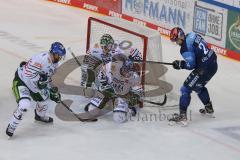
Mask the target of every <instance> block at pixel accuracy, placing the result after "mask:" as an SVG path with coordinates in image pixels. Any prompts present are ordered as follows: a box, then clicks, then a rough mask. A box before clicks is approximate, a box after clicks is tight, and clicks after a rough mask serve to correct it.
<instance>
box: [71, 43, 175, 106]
mask: <svg viewBox="0 0 240 160" xmlns="http://www.w3.org/2000/svg"><path fill="white" fill-rule="evenodd" d="M68 51H69V52H70V53H71V55H72V56H73V58H74V60H75V61H76V63H77V64H78V65H79V66H81V63H80V62H79V60H78V59H77V57H76V56H75V54H74V53H73V51H72V50H71V48H70V47H68ZM136 62H137V61H136ZM138 62H139V61H138ZM147 62H150V63H159V64H166V65H172V63H166V62H154V61H147ZM142 101H143V102H146V103H150V104H154V105H158V106H163V105H164V104H166V102H167V95H166V94H165V95H164V100H163V102H153V101H150V100H146V99H145V100H142Z"/></svg>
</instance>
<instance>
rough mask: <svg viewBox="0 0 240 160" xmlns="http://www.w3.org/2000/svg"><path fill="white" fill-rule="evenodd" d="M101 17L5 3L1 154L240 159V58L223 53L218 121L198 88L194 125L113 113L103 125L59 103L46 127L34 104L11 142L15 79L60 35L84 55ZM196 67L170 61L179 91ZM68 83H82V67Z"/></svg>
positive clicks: (16, 158)
mask: <svg viewBox="0 0 240 160" xmlns="http://www.w3.org/2000/svg"><path fill="white" fill-rule="evenodd" d="M94 15H96V14H94V13H92V12H88V11H85V10H81V9H77V8H73V7H68V6H64V5H57V4H55V3H49V2H46V1H43V0H21V1H20V0H8V1H4V0H1V1H0V55H1V58H0V64H1V69H0V76H1V83H0V160H33V159H34V160H42V159H44V160H55V159H56V160H67V159H68V160H69V159H74V160H76V159H78V160H85V159H87V160H146V159H149V160H160V159H161V160H163V159H164V160H176V159H177V160H215V159H219V160H239V159H240V105H239V102H240V100H239V99H238V98H239V97H240V85H239V82H240V74H239V72H240V63H239V62H236V61H233V60H229V59H227V58H224V57H222V56H218V62H219V70H218V72H217V74H216V76H215V77H214V78H213V79H212V80H211V82H210V83H209V84H208V85H207V87H208V88H209V92H210V95H211V99H212V101H213V105H214V108H215V111H216V114H215V115H216V118H215V119H208V118H204V117H201V115H199V113H198V109H199V108H200V107H201V103H200V101H199V100H198V99H197V96H196V95H195V94H193V96H192V102H191V105H190V107H189V109H190V110H191V112H192V121H191V122H190V125H189V126H188V127H186V128H183V127H179V126H174V127H171V126H168V124H167V122H166V120H165V121H157V122H156V121H152V122H151V121H148V122H147V121H146V119H143V120H141V121H137V120H135V121H129V122H128V123H125V124H120V125H119V124H115V123H114V122H112V121H111V117H110V116H106V117H103V118H101V119H100V120H99V121H98V122H96V123H81V122H66V121H62V120H59V119H58V118H57V117H56V116H55V115H54V113H53V111H54V108H52V109H51V115H52V116H53V117H54V120H55V121H54V124H53V125H43V124H40V123H36V122H34V120H33V112H32V110H30V111H29V112H27V114H26V116H24V120H23V121H22V123H21V124H20V126H19V128H17V130H16V133H15V136H14V137H13V138H12V139H11V140H7V137H6V136H5V129H6V126H7V124H8V121H9V118H10V117H11V115H12V112H13V111H14V109H15V108H16V102H15V99H14V97H13V95H12V91H11V83H12V79H13V76H14V72H15V70H16V68H17V66H18V65H19V63H20V62H21V61H22V60H26V59H28V58H29V57H30V56H31V55H32V54H35V53H38V52H39V51H42V50H48V49H49V45H50V44H51V43H52V42H53V41H61V42H63V44H64V45H65V46H71V47H72V49H73V50H74V51H75V52H77V53H78V54H80V53H84V50H85V44H86V22H87V18H88V17H89V16H94ZM162 41H163V42H162V46H163V56H164V61H166V62H171V61H173V60H175V59H178V58H180V56H179V53H178V51H179V47H178V46H175V45H173V44H172V43H170V42H169V41H168V40H167V39H164V38H163V39H162ZM70 58H71V55H70V54H69V55H67V58H66V59H70ZM188 73H189V72H188V71H176V70H173V69H172V68H170V67H169V69H168V72H167V73H166V76H167V81H168V82H171V83H172V84H174V92H173V93H174V94H179V93H178V90H179V88H180V86H181V84H182V82H183V81H184V79H185V77H186V76H187V74H188ZM66 82H68V83H73V84H76V85H77V84H78V82H79V76H78V75H77V70H76V71H74V72H73V73H72V74H71V75H70V76H69V77H68V79H67V80H66ZM63 97H64V96H63ZM65 97H66V96H65ZM85 101H86V100H85ZM176 111H177V110H172V111H162V113H166V114H169V113H173V112H176ZM141 113H142V115H144V114H148V115H149V114H151V113H158V110H157V109H154V108H144V109H143V110H142V111H141Z"/></svg>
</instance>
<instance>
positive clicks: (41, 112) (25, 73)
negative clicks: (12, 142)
mask: <svg viewBox="0 0 240 160" xmlns="http://www.w3.org/2000/svg"><path fill="white" fill-rule="evenodd" d="M65 55H66V50H65V48H64V46H63V45H62V44H61V43H59V42H54V43H53V44H52V45H51V49H50V51H49V52H42V53H40V54H37V55H34V56H33V57H32V58H31V59H30V60H29V61H28V62H22V63H21V64H20V66H19V67H18V69H17V71H16V73H15V77H14V79H13V86H12V90H13V93H14V95H15V98H16V102H17V104H18V106H17V108H16V110H15V111H14V113H13V115H12V117H11V120H10V122H9V124H8V126H7V129H6V134H7V135H8V136H9V137H12V136H13V134H14V131H15V129H16V128H17V127H18V125H19V123H20V122H21V120H22V118H23V115H24V113H25V112H27V110H28V109H30V107H31V106H32V101H35V102H36V108H35V110H34V112H35V120H36V121H41V122H45V123H52V122H53V118H51V117H48V116H47V115H46V113H47V110H48V105H49V101H50V100H52V101H55V102H56V103H60V101H61V96H60V93H58V91H57V90H56V88H55V87H52V86H51V84H50V82H51V76H52V75H53V74H54V73H55V72H56V68H57V67H58V62H59V61H60V60H61V59H62V58H64V56H65Z"/></svg>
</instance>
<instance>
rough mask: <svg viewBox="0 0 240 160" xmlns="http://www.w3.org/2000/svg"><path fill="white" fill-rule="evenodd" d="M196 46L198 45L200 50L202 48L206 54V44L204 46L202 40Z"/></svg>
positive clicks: (207, 50)
mask: <svg viewBox="0 0 240 160" xmlns="http://www.w3.org/2000/svg"><path fill="white" fill-rule="evenodd" d="M198 47H199V48H200V49H201V50H203V53H204V54H205V55H207V54H208V52H209V49H208V48H207V46H206V44H205V43H204V42H200V43H199V46H198Z"/></svg>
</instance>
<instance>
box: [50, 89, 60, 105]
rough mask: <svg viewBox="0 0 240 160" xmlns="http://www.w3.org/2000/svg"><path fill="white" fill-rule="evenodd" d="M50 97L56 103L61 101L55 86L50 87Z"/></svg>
mask: <svg viewBox="0 0 240 160" xmlns="http://www.w3.org/2000/svg"><path fill="white" fill-rule="evenodd" d="M50 99H51V100H52V101H54V102H56V103H60V102H61V94H60V93H59V92H58V88H57V87H52V88H51V89H50Z"/></svg>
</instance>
